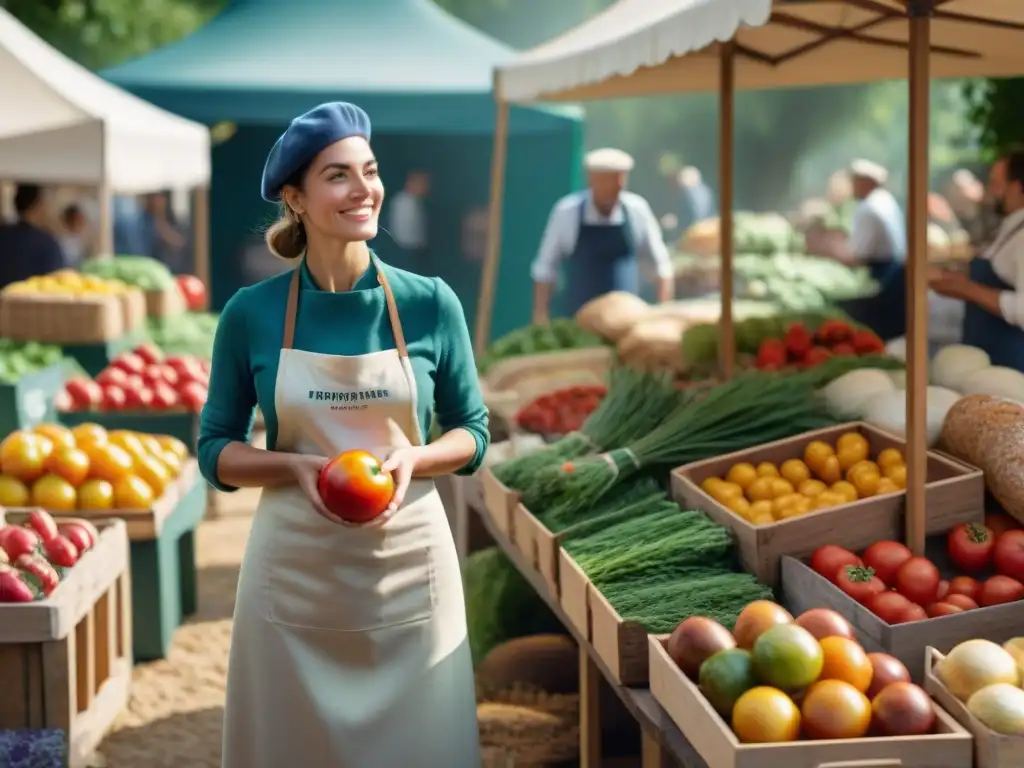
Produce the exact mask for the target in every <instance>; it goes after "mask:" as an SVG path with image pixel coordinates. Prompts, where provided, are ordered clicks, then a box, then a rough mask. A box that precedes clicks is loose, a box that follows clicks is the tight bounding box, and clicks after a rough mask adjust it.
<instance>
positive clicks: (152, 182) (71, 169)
mask: <svg viewBox="0 0 1024 768" xmlns="http://www.w3.org/2000/svg"><path fill="white" fill-rule="evenodd" d="M0 103H2V104H3V105H4V106H3V108H2V109H0V179H6V180H21V181H35V182H40V183H46V182H53V183H57V182H60V183H71V184H96V185H99V184H101V183H106V184H108V185H109V186H110V187H111V189H113V190H114V191H117V192H124V193H136V192H150V191H154V190H158V189H165V188H182V187H191V186H196V185H200V184H205V183H206V182H207V181H209V178H210V133H209V131H208V130H207V128H206V127H205V126H203V125H200V124H198V123H193V122H191V121H189V120H185V119H184V118H181V117H178V116H177V115H172V114H171V113H170V112H165V111H164V110H162V109H159V108H157V107H154V106H153V105H152V104H149V103H148V102H145V101H143V100H141V99H138V98H136V97H135V96H132V95H131V94H129V93H126V92H125V91H122V90H121V89H120V88H117V87H116V86H113V85H111V84H110V83H108V82H106V81H105V80H103V79H102V78H100V77H99V76H97V75H94V74H93V73H92V72H90V71H89V70H87V69H85V68H84V67H81V66H79V65H78V64H76V63H75V62H73V61H71V60H70V59H68V58H67V57H65V56H64V55H63V54H61V53H59V52H58V51H56V50H55V49H53V48H51V47H50V46H49V45H48V44H47V43H45V42H44V41H43V40H41V39H40V38H38V37H37V36H36V35H35V34H33V33H32V32H30V31H29V30H28V29H26V28H25V27H24V26H23V25H22V24H21V23H20V22H19V21H17V19H15V18H14V17H13V16H11V15H10V14H9V13H8V12H7V11H5V10H3V9H0Z"/></svg>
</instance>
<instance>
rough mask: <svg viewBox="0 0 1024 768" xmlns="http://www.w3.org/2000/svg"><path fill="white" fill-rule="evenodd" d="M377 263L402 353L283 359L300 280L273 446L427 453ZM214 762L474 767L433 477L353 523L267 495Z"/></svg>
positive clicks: (458, 617) (331, 767)
mask: <svg viewBox="0 0 1024 768" xmlns="http://www.w3.org/2000/svg"><path fill="white" fill-rule="evenodd" d="M376 265H377V271H378V275H379V282H380V284H381V287H382V288H383V290H384V294H385V297H386V299H387V307H388V315H389V317H390V321H391V327H392V330H393V332H394V336H395V342H396V346H397V349H394V350H388V351H385V352H375V353H372V354H367V355H357V356H351V357H345V356H338V355H323V354H316V353H313V352H302V351H299V350H296V349H292V340H293V337H294V329H295V317H296V310H297V307H298V294H299V290H298V287H299V271H298V269H296V270H295V274H294V276H293V278H292V283H291V288H290V290H289V294H288V306H287V310H286V312H287V315H286V320H285V334H284V343H283V345H282V349H281V358H280V367H279V369H278V374H277V387H276V397H275V405H276V407H277V420H278V435H277V445H276V448H277V450H281V451H294V452H298V453H307V454H315V455H319V456H334V455H336V454H337V453H339V452H341V451H342V450H345V449H353V448H361V449H364V450H367V451H370V452H371V453H373V454H374V455H376V456H378V457H380V458H381V459H382V460H383V459H384V458H385V457H386V456H387V455H388V454H389V453H390V452H391V450H392V449H393V448H395V447H397V446H399V445H403V444H404V445H408V444H409V440H410V439H411V440H413V441H415V442H416V444H421V442H422V438H421V435H420V428H419V422H418V418H417V415H416V382H415V379H414V378H413V373H412V366H411V365H410V362H409V356H408V350H407V349H406V346H405V338H404V335H403V333H402V325H401V322H400V320H399V317H398V310H397V308H396V307H395V299H394V295H393V294H392V292H391V288H390V286H389V285H388V282H387V278H386V277H385V275H384V272H383V271H382V270H381V267H380V264H379V263H377V264H376ZM338 322H339V323H343V322H344V318H338ZM406 435H408V436H409V437H408V438H406V437H405V436H406ZM222 765H223V767H224V768H287V766H292V765H293V766H301V767H302V768H414V767H418V766H423V768H479V766H480V755H479V737H478V733H477V723H476V700H475V693H474V684H473V670H472V662H471V659H470V653H469V642H468V639H467V634H466V613H465V604H464V602H463V595H462V580H461V576H460V572H459V564H458V557H457V554H456V550H455V545H454V542H453V540H452V534H451V529H450V528H449V525H448V522H447V519H446V517H445V512H444V508H443V507H442V505H441V500H440V497H439V496H438V493H437V490H436V489H435V488H434V483H433V481H432V480H429V479H415V480H413V481H412V483H411V485H410V487H409V490H408V493H407V494H406V497H405V502H404V503H403V505H402V506H401V508H400V509H399V510H398V511H397V512H395V513H394V514H393V515H392V516H391V517H390V518H389V519H387V520H386V521H385V522H384V523H382V524H378V525H373V524H371V525H366V526H360V527H349V526H342V525H337V524H335V523H332V522H330V521H328V520H326V519H324V518H323V517H321V516H320V515H318V514H317V513H316V512H314V511H313V509H312V507H311V506H310V504H309V502H308V501H307V500H306V498H305V496H304V495H303V494H302V492H301V491H300V490H299V489H298V488H295V487H289V488H281V489H270V488H268V489H265V490H264V491H263V495H262V497H261V499H260V503H259V506H258V507H257V509H256V513H255V518H254V520H253V527H252V532H251V533H250V535H249V541H248V544H247V546H246V551H245V558H244V560H243V563H242V569H241V573H240V576H239V582H238V596H237V602H236V605H235V614H234V627H233V631H232V642H231V655H230V662H229V669H228V691H227V706H226V712H225V723H224V756H223V763H222Z"/></svg>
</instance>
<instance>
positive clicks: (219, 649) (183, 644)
mask: <svg viewBox="0 0 1024 768" xmlns="http://www.w3.org/2000/svg"><path fill="white" fill-rule="evenodd" d="M256 498H257V494H256V493H253V492H248V491H240V492H239V493H237V494H232V495H231V496H227V495H222V496H221V497H220V499H219V502H220V504H219V506H220V507H221V512H220V515H219V517H218V518H217V519H208V520H207V521H206V522H204V523H203V524H202V525H201V526H200V528H199V533H198V542H197V547H196V549H197V554H196V557H197V561H198V566H199V612H198V614H197V615H195V616H193V617H192V618H191V619H190V620H189V621H188V623H186V624H185V625H184V626H183V627H181V628H180V629H179V630H178V632H177V633H176V634H175V636H174V644H173V646H172V648H171V652H170V654H169V655H168V657H167V658H166V659H164V660H162V661H157V662H152V663H149V664H141V665H139V666H137V667H136V668H135V680H134V685H133V690H132V700H131V703H130V704H129V706H128V709H127V710H126V711H125V712H124V713H123V714H122V715H121V717H120V718H119V719H118V721H117V723H116V724H115V725H114V728H113V729H112V731H111V732H110V734H109V735H108V736H107V738H106V739H105V740H104V741H103V743H102V744H101V746H100V749H99V754H98V755H97V758H96V760H95V761H94V765H95V768H219V766H220V737H221V723H222V718H223V713H224V685H225V680H226V678H227V663H228V643H229V641H230V639H231V613H232V610H233V607H234V597H235V583H236V580H237V577H238V566H239V564H240V563H241V561H242V551H243V549H244V547H245V540H246V537H247V536H248V534H249V526H250V524H251V517H250V515H251V511H252V509H253V508H254V507H255V503H256Z"/></svg>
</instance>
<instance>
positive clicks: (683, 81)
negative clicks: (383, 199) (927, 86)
mask: <svg viewBox="0 0 1024 768" xmlns="http://www.w3.org/2000/svg"><path fill="white" fill-rule="evenodd" d="M906 5H907V0H774V2H773V1H772V0H619V2H618V3H616V4H615V5H613V6H611V7H609V8H608V9H607V10H606V11H605V12H604V13H601V14H598V15H597V16H594V17H593V18H591V19H590V20H588V21H587V22H585V23H583V24H581V25H580V26H578V27H576V28H575V29H573V30H570V31H569V32H567V33H566V34H564V35H562V36H561V37H558V38H556V39H554V40H552V41H550V42H547V43H544V44H543V45H540V46H538V47H537V48H533V49H531V50H529V51H525V52H523V53H522V54H520V55H519V56H517V57H516V58H515V59H514V60H513V61H511V62H509V63H508V64H505V65H503V66H502V67H500V68H499V69H498V74H499V88H500V94H501V96H502V98H504V99H507V100H509V101H513V102H519V101H530V100H538V99H548V100H552V101H585V100H589V99H606V98H616V97H627V96H629V97H633V96H644V95H650V94H661V93H679V92H692V91H713V90H716V89H717V88H718V82H719V53H718V47H719V46H718V43H719V42H724V41H728V40H732V41H733V42H734V43H735V73H736V74H735V77H736V87H737V88H739V89H757V88H778V87H793V86H824V85H837V84H845V83H858V82H871V81H878V80H896V79H902V78H905V77H906V76H907V47H908V34H909V33H908V27H907V10H906ZM935 5H936V8H935V10H934V11H933V14H932V21H931V73H932V76H933V77H938V78H942V77H978V76H987V77H1009V76H1017V75H1019V74H1020V72H1021V69H1022V67H1021V59H1022V57H1024V46H1022V44H1021V40H1022V39H1024V34H1022V33H1024V2H1021V0H937V1H936V3H935Z"/></svg>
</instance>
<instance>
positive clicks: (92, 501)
mask: <svg viewBox="0 0 1024 768" xmlns="http://www.w3.org/2000/svg"><path fill="white" fill-rule="evenodd" d="M113 507H114V486H113V485H111V484H110V483H108V482H107V481H106V480H99V479H93V480H86V481H85V482H84V483H82V487H81V488H79V489H78V508H79V509H113Z"/></svg>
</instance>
